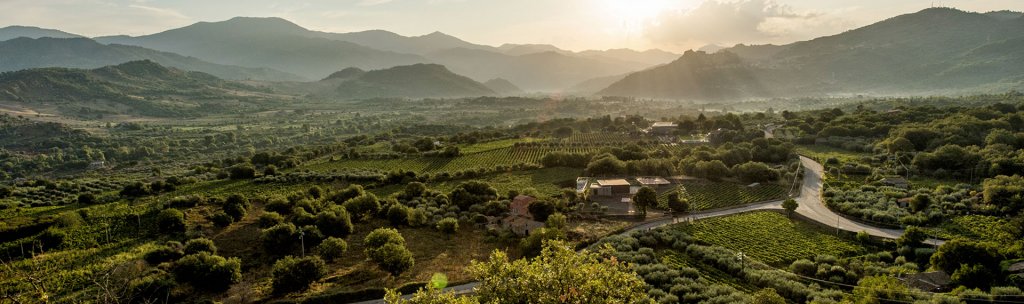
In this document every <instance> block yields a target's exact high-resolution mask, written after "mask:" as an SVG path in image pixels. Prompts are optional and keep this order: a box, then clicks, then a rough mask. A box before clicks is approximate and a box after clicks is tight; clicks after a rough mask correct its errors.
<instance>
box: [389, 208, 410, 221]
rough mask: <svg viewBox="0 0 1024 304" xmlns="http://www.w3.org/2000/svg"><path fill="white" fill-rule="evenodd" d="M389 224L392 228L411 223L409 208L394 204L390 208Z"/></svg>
mask: <svg viewBox="0 0 1024 304" xmlns="http://www.w3.org/2000/svg"><path fill="white" fill-rule="evenodd" d="M387 216H388V222H391V226H396V227H397V226H400V225H403V224H408V223H409V207H406V206H404V205H402V204H393V205H391V207H388V214H387Z"/></svg>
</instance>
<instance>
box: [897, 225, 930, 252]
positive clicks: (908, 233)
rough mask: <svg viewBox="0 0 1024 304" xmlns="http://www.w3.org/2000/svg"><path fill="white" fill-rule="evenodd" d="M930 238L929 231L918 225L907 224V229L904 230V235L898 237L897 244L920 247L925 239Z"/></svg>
mask: <svg viewBox="0 0 1024 304" xmlns="http://www.w3.org/2000/svg"><path fill="white" fill-rule="evenodd" d="M927 239H928V233H927V232H925V231H924V229H921V228H919V227H917V226H907V229H906V230H904V231H903V235H901V236H900V238H898V239H896V245H897V246H900V247H903V246H910V247H912V248H913V247H920V246H921V244H923V243H924V240H927Z"/></svg>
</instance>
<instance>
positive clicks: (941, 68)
mask: <svg viewBox="0 0 1024 304" xmlns="http://www.w3.org/2000/svg"><path fill="white" fill-rule="evenodd" d="M1021 29H1024V14H1021V13H1017V12H1005V11H1004V12H992V13H972V12H964V11H960V10H956V9H950V8H931V9H926V10H923V11H920V12H917V13H913V14H906V15H901V16H897V17H893V18H890V19H887V20H884V21H881V22H878V23H875V24H872V25H869V26H865V27H862V28H858V29H855V30H851V31H847V32H844V33H841V34H837V35H833V36H827V37H821V38H817V39H813V40H809V41H802V42H796V43H792V44H788V45H781V46H776V45H764V46H746V45H738V46H735V47H732V48H725V49H722V50H720V51H718V52H715V53H713V54H708V53H705V52H687V53H686V54H684V55H683V56H682V57H680V58H679V59H677V60H675V61H673V62H672V63H669V64H667V65H664V66H661V67H657V68H653V69H649V70H646V71H641V72H637V73H634V74H631V75H629V76H626V77H625V78H623V79H622V80H620V81H618V82H616V83H613V84H612V85H610V86H609V87H608V88H606V89H604V90H602V91H601V92H600V93H599V94H601V95H615V96H634V97H653V98H669V99H743V98H766V97H787V96H806V95H837V94H874V95H905V94H915V95H916V94H957V93H967V92H991V91H1006V90H1014V89H1016V90H1020V89H1021V88H1024V52H1021V51H1020V50H1021V49H1022V48H1021V47H1024V31H1022V30H1021Z"/></svg>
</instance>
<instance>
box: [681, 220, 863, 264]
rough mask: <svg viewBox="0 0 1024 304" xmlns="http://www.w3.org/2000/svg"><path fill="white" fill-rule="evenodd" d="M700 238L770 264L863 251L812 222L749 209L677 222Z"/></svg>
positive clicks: (853, 243)
mask: <svg viewBox="0 0 1024 304" xmlns="http://www.w3.org/2000/svg"><path fill="white" fill-rule="evenodd" d="M675 228H676V229H681V230H683V231H685V232H686V233H688V234H690V235H692V236H693V237H694V238H696V239H697V240H700V241H701V242H704V243H708V244H711V245H715V246H721V247H725V248H729V249H732V250H736V251H740V252H743V253H744V254H746V255H747V256H750V257H751V258H754V259H756V260H759V261H761V262H764V263H766V264H769V265H773V266H785V265H788V263H790V262H792V261H795V260H798V259H813V258H814V257H815V256H817V255H822V254H828V255H834V256H847V255H851V254H856V253H860V252H862V251H864V249H863V248H862V247H861V246H860V245H858V244H857V243H855V242H852V241H848V240H845V239H842V238H839V237H837V236H834V235H832V234H828V233H824V232H822V231H821V230H820V229H819V228H818V227H817V226H814V225H813V224H809V223H804V222H800V221H797V220H793V219H789V218H787V217H786V216H785V215H782V214H779V213H775V212H767V211H762V212H751V213H744V214H737V215H731V216H726V217H719V218H711V219H705V220H700V221H697V222H695V223H692V224H688V225H677V226H675Z"/></svg>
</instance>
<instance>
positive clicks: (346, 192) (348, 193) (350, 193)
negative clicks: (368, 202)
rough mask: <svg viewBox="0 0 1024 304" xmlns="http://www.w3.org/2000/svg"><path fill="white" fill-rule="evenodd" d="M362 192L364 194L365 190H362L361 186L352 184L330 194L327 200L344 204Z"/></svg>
mask: <svg viewBox="0 0 1024 304" xmlns="http://www.w3.org/2000/svg"><path fill="white" fill-rule="evenodd" d="M363 194H366V190H363V186H360V185H356V184H352V185H349V186H348V187H346V188H345V189H342V190H341V191H338V192H337V193H334V194H332V195H331V197H330V198H329V200H331V201H332V202H334V203H335V204H344V203H345V202H347V201H348V200H350V199H353V198H356V197H360V196H362V195H363Z"/></svg>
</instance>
